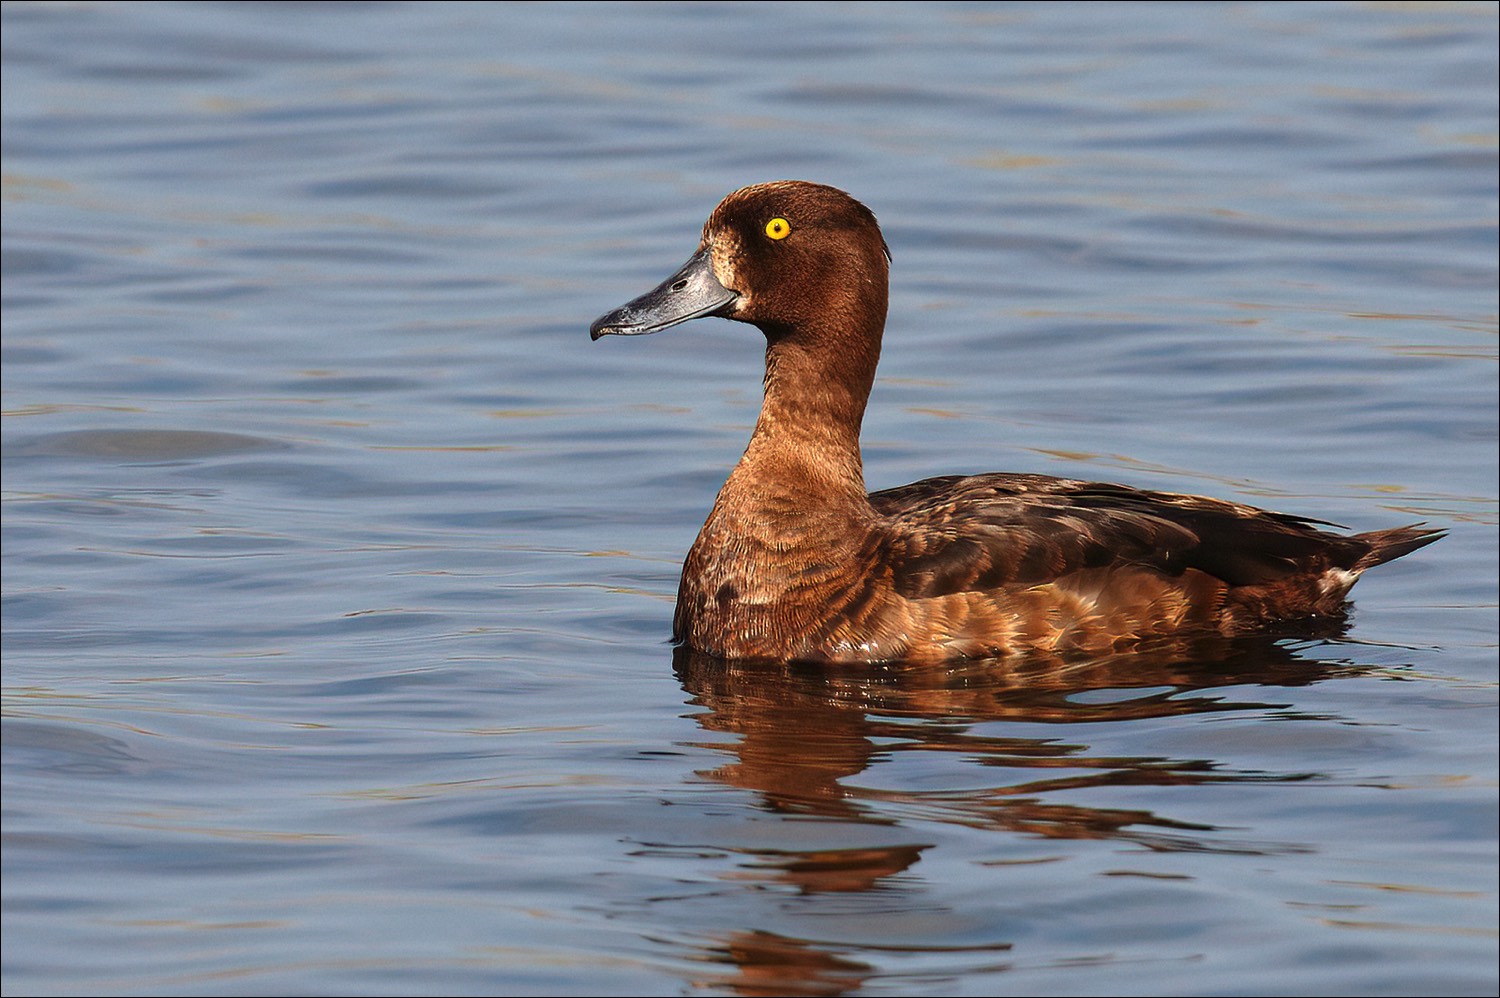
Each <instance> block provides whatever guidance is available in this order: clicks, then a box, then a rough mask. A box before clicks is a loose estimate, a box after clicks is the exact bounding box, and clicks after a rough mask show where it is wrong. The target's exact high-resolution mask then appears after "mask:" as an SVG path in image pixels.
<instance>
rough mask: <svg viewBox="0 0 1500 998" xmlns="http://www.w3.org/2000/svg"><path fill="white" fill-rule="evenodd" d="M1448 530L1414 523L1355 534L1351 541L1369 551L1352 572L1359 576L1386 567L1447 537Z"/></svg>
mask: <svg viewBox="0 0 1500 998" xmlns="http://www.w3.org/2000/svg"><path fill="white" fill-rule="evenodd" d="M1447 534H1448V532H1447V531H1446V530H1438V529H1434V528H1431V527H1427V526H1426V525H1424V524H1421V523H1413V524H1411V525H1409V526H1405V527H1391V528H1390V529H1388V530H1371V531H1370V532H1369V533H1365V534H1355V535H1354V536H1353V537H1352V538H1350V539H1351V540H1356V541H1362V542H1364V543H1365V544H1367V545H1369V548H1370V549H1369V550H1368V551H1366V552H1365V553H1364V554H1362V555H1360V557H1359V560H1358V561H1356V562H1355V563H1354V567H1353V569H1352V571H1353V572H1354V573H1355V574H1356V575H1357V574H1358V573H1360V572H1363V571H1364V570H1365V569H1367V568H1374V567H1375V566H1376V565H1384V564H1385V563H1386V562H1388V561H1394V560H1396V559H1397V558H1400V557H1402V556H1403V555H1408V554H1411V553H1412V552H1413V551H1415V550H1416V549H1417V548H1421V547H1426V546H1427V545H1429V544H1431V543H1432V542H1433V541H1435V540H1438V539H1440V538H1442V537H1445V536H1447Z"/></svg>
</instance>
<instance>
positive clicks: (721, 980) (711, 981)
mask: <svg viewBox="0 0 1500 998" xmlns="http://www.w3.org/2000/svg"><path fill="white" fill-rule="evenodd" d="M705 959H707V960H709V961H712V962H716V963H724V964H729V965H731V966H733V967H734V968H735V969H734V972H733V973H731V974H726V975H724V976H722V977H710V978H705V979H702V980H697V981H694V982H693V983H694V984H695V985H696V986H698V987H701V988H708V989H711V990H714V991H729V992H733V993H734V994H737V995H748V996H767V998H770V996H775V995H843V994H849V993H850V992H853V991H858V990H859V989H860V988H861V987H863V986H864V983H865V980H866V978H868V977H870V976H871V975H873V974H874V973H875V972H876V968H874V967H872V966H870V965H869V964H867V963H864V962H862V961H860V960H851V959H849V958H848V957H847V956H842V955H840V954H838V953H837V952H834V951H833V950H832V949H831V948H827V947H820V946H817V945H816V944H814V943H811V942H808V941H806V940H802V939H789V938H787V937H786V936H780V935H776V934H775V933H771V932H736V933H733V934H731V935H730V936H729V938H727V939H725V940H724V941H723V943H722V944H721V945H720V946H715V947H710V948H709V950H708V951H707V955H706V956H705Z"/></svg>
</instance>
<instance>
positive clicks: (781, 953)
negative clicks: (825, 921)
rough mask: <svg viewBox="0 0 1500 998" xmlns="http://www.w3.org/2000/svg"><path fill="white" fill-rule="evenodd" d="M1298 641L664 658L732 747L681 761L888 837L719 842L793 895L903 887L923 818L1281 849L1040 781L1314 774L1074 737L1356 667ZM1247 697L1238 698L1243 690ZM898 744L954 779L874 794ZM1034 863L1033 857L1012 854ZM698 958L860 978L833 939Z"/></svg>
mask: <svg viewBox="0 0 1500 998" xmlns="http://www.w3.org/2000/svg"><path fill="white" fill-rule="evenodd" d="M1307 647H1308V646H1307V643H1306V642H1305V641H1304V642H1303V643H1302V647H1301V648H1300V649H1299V647H1298V646H1296V645H1290V644H1286V643H1283V642H1280V641H1277V640H1274V639H1272V638H1268V637H1263V638H1249V639H1247V638H1238V639H1221V638H1213V639H1201V640H1195V641H1192V642H1177V643H1174V644H1173V645H1171V646H1170V647H1163V648H1159V649H1157V650H1155V651H1152V652H1136V653H1132V654H1129V655H1118V656H1110V657H1105V658H1096V659H1088V660H1064V659H1058V658H1050V657H1034V658H1026V659H1019V658H1015V659H1003V660H988V661H975V662H965V663H960V664H955V665H952V666H948V667H944V668H933V667H930V666H921V667H916V666H911V667H908V666H900V665H881V666H874V665H872V666H855V667H840V668H839V669H837V670H834V669H830V668H827V667H819V666H802V665H797V664H790V663H783V662H749V661H725V660H722V659H716V658H710V657H707V656H702V655H698V654H695V653H693V652H690V651H686V650H679V651H678V653H677V654H676V656H675V661H674V665H675V668H676V672H677V676H678V678H679V679H680V681H681V682H682V684H683V686H684V688H685V689H686V690H687V691H688V693H689V694H690V696H691V698H692V700H691V702H692V703H693V704H694V705H695V706H697V707H699V708H701V712H700V713H698V714H697V715H696V720H697V722H698V724H699V725H701V726H702V727H703V728H704V729H705V730H706V731H711V732H714V733H716V734H727V735H730V736H732V739H733V740H732V741H729V742H727V743H726V742H725V741H723V740H713V741H707V740H706V741H705V742H704V743H703V744H702V745H700V746H699V747H700V748H705V749H708V750H710V751H713V752H717V753H722V754H723V755H724V757H725V760H724V762H723V764H722V765H719V766H716V767H714V768H712V769H708V770H701V771H699V773H698V775H699V776H700V777H704V778H707V779H710V780H713V781H716V782H719V783H722V784H724V785H727V786H731V787H736V788H740V789H743V790H747V791H751V792H753V793H754V795H755V798H756V800H757V802H758V804H759V806H760V807H761V808H763V809H764V810H765V811H767V812H771V813H775V814H780V815H785V816H787V817H789V818H793V819H801V818H811V819H834V820H837V821H843V822H855V823H859V824H860V825H862V826H865V827H866V828H870V826H887V827H890V828H892V830H893V832H894V835H895V836H896V838H897V839H904V842H898V843H895V844H883V843H872V842H870V841H860V842H858V844H855V841H854V840H855V839H858V838H859V836H851V840H850V843H849V845H848V847H838V846H837V844H836V843H830V842H829V841H828V839H827V838H826V837H824V838H819V839H818V841H817V844H816V845H814V844H812V843H809V847H808V848H797V847H793V848H786V847H785V845H786V844H785V843H784V842H783V843H782V844H781V847H780V848H765V849H756V848H744V847H741V848H737V849H735V850H734V851H736V852H739V853H740V854H741V855H742V856H743V857H744V861H743V862H742V864H741V865H739V866H738V867H737V869H736V872H735V873H734V874H733V877H734V878H735V879H738V880H744V881H751V882H754V883H756V884H758V885H759V886H761V887H764V888H780V889H781V890H785V889H786V888H788V887H791V888H795V889H796V890H797V891H798V893H799V894H801V895H802V896H803V897H804V898H807V896H809V895H819V894H821V895H827V894H830V893H834V892H845V893H851V892H856V893H857V892H873V894H875V895H879V894H880V893H881V892H882V891H893V892H894V893H898V894H899V893H900V892H901V891H902V888H901V887H900V885H901V884H902V882H903V881H911V882H912V883H916V882H917V881H919V879H920V878H919V877H918V875H917V874H916V873H915V872H914V871H913V868H914V867H917V866H918V865H919V864H920V860H921V857H922V854H923V852H924V851H925V850H926V849H928V848H929V845H926V844H922V841H923V840H922V838H921V836H920V833H918V834H916V835H913V836H910V837H907V836H905V835H904V834H903V833H902V832H901V831H900V828H901V827H902V826H905V827H906V828H907V829H908V830H913V831H915V830H916V829H919V828H921V827H924V826H925V827H928V828H930V827H931V823H933V822H938V823H944V824H950V825H960V826H963V827H965V828H969V829H985V830H994V831H1000V832H1015V833H1020V834H1022V835H1025V836H1028V837H1031V838H1033V839H1036V838H1050V839H1074V840H1078V839H1101V840H1117V841H1121V842H1125V843H1129V844H1130V845H1132V846H1133V847H1137V848H1146V849H1149V850H1155V851H1195V852H1227V853H1250V854H1255V853H1264V852H1268V851H1282V850H1285V849H1288V848H1293V847H1289V846H1286V845H1277V844H1271V843H1265V842H1255V841H1235V840H1233V839H1232V838H1231V837H1230V836H1228V835H1226V834H1225V832H1224V831H1223V830H1220V829H1218V828H1216V827H1214V826H1212V825H1206V824H1201V823H1195V822H1190V821H1183V820H1178V819H1175V818H1173V817H1171V816H1168V815H1160V814H1157V813H1155V812H1154V811H1152V810H1149V809H1144V808H1142V809H1134V808H1118V807H1099V806H1089V805H1087V804H1081V803H1073V802H1060V801H1058V800H1057V799H1056V798H1057V796H1058V794H1059V792H1060V791H1069V790H1076V789H1086V788H1101V787H1118V786H1139V787H1152V786H1166V785H1192V784H1207V783H1230V782H1287V781H1296V780H1305V779H1309V778H1312V777H1315V776H1316V775H1317V774H1313V773H1308V772H1267V771H1264V770H1248V771H1247V770H1242V769H1235V768H1233V767H1232V766H1228V765H1225V764H1223V763H1221V762H1218V761H1216V760H1214V759H1204V758H1170V757H1166V756H1126V755H1118V754H1111V753H1109V752H1100V751H1096V750H1094V749H1093V748H1092V747H1091V745H1090V744H1088V742H1089V741H1090V740H1093V741H1101V740H1104V739H1103V737H1102V735H1101V729H1100V728H1099V727H1098V725H1100V724H1108V723H1109V722H1140V721H1147V722H1149V721H1151V720H1153V719H1163V718H1171V717H1177V716H1181V715H1193V714H1208V713H1214V712H1227V711H1243V712H1251V713H1255V712H1264V711H1274V710H1276V709H1277V708H1281V707H1285V706H1287V704H1286V703H1276V702H1272V701H1273V700H1275V699H1277V698H1276V697H1275V696H1274V690H1275V689H1276V688H1278V687H1292V686H1300V685H1305V684H1308V683H1311V682H1315V681H1318V680H1323V679H1328V678H1330V677H1333V676H1336V675H1341V674H1358V673H1362V672H1364V671H1366V668H1365V667H1361V666H1357V665H1350V664H1347V663H1339V662H1327V661H1318V660H1316V659H1315V658H1313V657H1311V655H1310V654H1309V652H1308V651H1307ZM1231 688H1236V689H1232V690H1231ZM1248 689H1253V690H1254V691H1255V693H1254V694H1253V695H1250V696H1248V697H1247V695H1246V694H1247V690H1248ZM1288 699H1290V698H1288ZM992 722H1008V723H1006V724H1004V725H996V724H995V723H992ZM1038 725H1042V726H1045V727H1044V730H1041V731H1038V730H1037V726H1038ZM1106 730H1108V729H1106ZM911 752H942V753H950V754H954V753H956V755H950V758H954V759H956V760H958V759H961V760H962V762H959V763H958V765H959V766H961V767H963V768H965V769H966V770H967V772H966V774H965V775H964V776H963V777H961V782H962V785H963V786H962V788H961V789H955V788H953V787H951V786H949V787H918V788H916V789H912V788H910V787H905V788H892V787H891V786H890V785H889V784H890V783H891V782H893V781H884V782H885V783H886V784H887V785H885V786H881V785H880V784H881V782H882V781H881V780H879V779H878V778H877V776H878V771H879V769H880V767H881V766H882V765H883V764H887V763H890V762H893V761H898V760H899V757H900V756H901V754H902V753H911ZM872 769H873V770H875V771H876V772H875V773H871V772H870V771H871V770H872ZM862 774H863V775H862ZM970 777H974V778H970ZM908 782H909V783H910V782H917V783H920V782H921V781H920V780H917V781H908ZM945 782H948V783H950V784H951V783H956V782H960V781H959V780H945ZM976 782H977V783H978V784H980V786H978V787H977V788H976V786H975V784H976ZM871 830H872V831H873V829H871ZM886 834H887V833H880V837H884V836H885V835H886ZM831 846H832V847H831ZM1035 861H1037V860H1036V859H1035V858H1034V854H1033V858H1030V859H1022V860H1020V862H1035ZM1043 861H1046V860H1043ZM912 883H909V884H907V885H906V889H907V890H910V889H911V888H912ZM808 899H809V900H811V899H810V898H808ZM870 900H871V901H872V902H873V901H876V898H875V897H871V898H870ZM877 906H878V902H877ZM977 949H982V950H984V951H985V953H984V954H982V955H978V957H977V958H979V959H980V960H981V961H983V962H987V963H991V964H993V963H994V961H995V960H996V952H997V951H1004V950H1007V949H1008V945H1007V944H1006V943H1005V942H1004V941H1003V940H993V941H991V942H988V943H985V944H983V945H982V946H980V947H977ZM699 959H705V960H709V961H712V962H716V963H728V964H733V965H734V966H735V968H736V970H735V971H734V972H733V973H729V974H726V975H724V976H719V977H715V978H714V979H712V980H710V981H701V982H699V983H700V984H702V985H703V986H707V987H712V988H719V989H724V990H729V991H733V992H735V993H739V994H746V995H761V994H788V995H790V994H826V995H832V994H842V993H847V992H849V991H853V990H858V988H859V987H860V986H861V982H862V981H863V980H865V979H866V978H867V977H868V976H869V975H870V974H871V973H874V971H873V970H872V969H871V968H869V967H867V966H865V965H864V964H863V963H861V962H859V961H856V960H853V959H851V958H850V952H848V951H844V950H843V949H842V948H841V947H840V946H838V945H836V944H825V943H819V942H812V941H809V940H805V939H796V938H792V937H788V936H783V935H777V934H768V933H763V932H753V931H750V932H733V933H729V934H727V935H721V936H718V937H716V938H714V939H713V940H712V941H709V942H706V944H702V945H700V947H699ZM1002 959H1004V958H1002Z"/></svg>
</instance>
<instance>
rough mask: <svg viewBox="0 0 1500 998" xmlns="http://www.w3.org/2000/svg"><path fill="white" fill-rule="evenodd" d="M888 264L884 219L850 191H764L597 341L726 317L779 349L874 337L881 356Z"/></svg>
mask: <svg viewBox="0 0 1500 998" xmlns="http://www.w3.org/2000/svg"><path fill="white" fill-rule="evenodd" d="M889 259H890V254H889V251H888V250H887V249H886V245H885V240H884V239H883V238H882V237H881V235H880V227H879V225H877V224H876V222H875V215H874V214H873V213H872V212H871V211H870V209H868V208H866V207H865V206H864V205H862V204H860V203H859V202H858V201H856V200H854V199H853V198H852V197H850V196H849V195H848V194H845V193H844V192H843V191H841V190H838V189H837V188H834V187H827V186H825V185H823V184H814V183H809V182H807V181H802V180H781V181H776V182H773V183H768V184H756V185H754V186H751V187H745V188H742V189H740V190H738V191H735V192H734V193H733V194H731V195H729V196H728V197H726V198H725V199H724V200H723V201H721V202H720V203H719V206H718V207H717V208H715V209H714V211H713V214H712V215H710V216H709V219H708V222H707V223H705V225H704V226H703V238H702V240H701V241H700V242H699V244H698V251H697V252H696V253H694V254H693V256H692V258H691V259H690V260H689V261H688V262H687V264H686V265H684V266H683V267H682V268H681V269H680V270H679V271H678V272H677V273H675V274H673V275H672V276H671V277H669V278H668V279H667V280H666V281H664V282H663V283H662V284H661V285H660V286H658V287H657V288H655V289H654V290H652V291H649V292H647V293H646V294H644V295H642V296H640V297H639V298H636V299H635V300H633V301H631V302H629V303H628V304H626V305H623V306H621V307H620V308H618V309H616V310H615V311H613V312H610V313H609V314H608V315H605V316H602V317H600V318H599V319H598V320H596V321H595V322H594V324H593V325H592V326H591V327H590V330H589V332H590V334H591V335H592V336H593V338H594V339H598V338H599V337H601V336H605V335H609V334H612V333H613V334H620V335H637V334H641V333H654V332H657V331H659V330H662V329H666V328H668V327H670V326H675V325H677V324H678V323H680V322H686V321H687V320H689V319H696V318H699V317H701V316H705V315H717V316H723V317H724V318H726V319H736V320H738V321H740V322H749V323H752V324H754V325H756V326H759V327H760V328H761V330H762V331H764V332H765V334H766V337H767V338H768V339H770V340H771V341H773V342H774V341H776V340H779V339H782V338H784V337H787V336H791V335H795V334H797V333H799V332H802V333H814V332H824V333H829V334H834V333H836V332H837V331H839V330H847V329H851V328H857V329H859V330H861V331H862V332H863V334H864V335H869V330H870V329H871V328H873V330H874V336H875V345H876V349H877V351H878V344H879V333H880V329H881V328H882V327H883V326H884V323H885V309H886V289H887V284H888V281H889Z"/></svg>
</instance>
